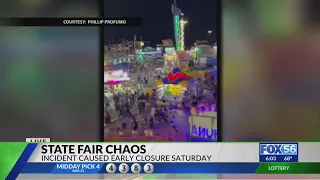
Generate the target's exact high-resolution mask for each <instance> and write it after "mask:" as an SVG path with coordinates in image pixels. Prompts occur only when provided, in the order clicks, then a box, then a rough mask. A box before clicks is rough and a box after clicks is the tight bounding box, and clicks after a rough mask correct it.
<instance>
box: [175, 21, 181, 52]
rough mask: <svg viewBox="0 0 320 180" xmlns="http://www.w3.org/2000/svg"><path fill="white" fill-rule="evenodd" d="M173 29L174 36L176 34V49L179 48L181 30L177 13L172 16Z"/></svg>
mask: <svg viewBox="0 0 320 180" xmlns="http://www.w3.org/2000/svg"><path fill="white" fill-rule="evenodd" d="M174 27H175V28H174V29H175V36H176V48H177V50H178V51H180V50H181V40H180V37H181V30H180V17H179V15H175V16H174Z"/></svg>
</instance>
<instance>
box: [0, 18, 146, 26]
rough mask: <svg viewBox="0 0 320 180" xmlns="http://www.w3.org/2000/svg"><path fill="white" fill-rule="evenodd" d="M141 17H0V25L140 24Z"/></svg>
mask: <svg viewBox="0 0 320 180" xmlns="http://www.w3.org/2000/svg"><path fill="white" fill-rule="evenodd" d="M141 24H142V21H141V18H119V17H118V18H0V26H122V27H126V26H141Z"/></svg>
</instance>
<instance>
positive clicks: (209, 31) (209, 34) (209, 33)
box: [208, 30, 212, 44]
mask: <svg viewBox="0 0 320 180" xmlns="http://www.w3.org/2000/svg"><path fill="white" fill-rule="evenodd" d="M211 34H212V30H208V36H209V37H208V41H209V44H210V39H211V38H210V37H211Z"/></svg>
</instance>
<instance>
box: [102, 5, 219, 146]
mask: <svg viewBox="0 0 320 180" xmlns="http://www.w3.org/2000/svg"><path fill="white" fill-rule="evenodd" d="M120 4H121V3H119V2H117V1H114V2H113V1H108V3H107V4H106V3H105V16H106V17H139V18H141V20H142V22H143V23H142V25H141V26H138V27H110V28H109V27H108V28H105V30H104V43H105V47H104V50H105V51H104V127H105V133H104V135H105V141H106V142H215V141H217V134H218V133H217V132H218V129H217V110H216V102H217V98H218V97H217V85H218V83H217V76H218V72H217V42H216V39H217V38H216V37H217V35H216V32H217V29H218V28H217V23H216V22H217V20H216V19H217V18H216V16H217V15H216V11H217V5H216V1H215V0H202V1H201V3H200V2H199V3H198V2H195V1H191V0H184V1H182V0H180V1H178V0H166V1H147V0H139V1H132V2H131V1H124V4H126V7H124V6H122V5H121V8H122V9H123V10H119V9H121V8H120ZM111 7H112V8H111Z"/></svg>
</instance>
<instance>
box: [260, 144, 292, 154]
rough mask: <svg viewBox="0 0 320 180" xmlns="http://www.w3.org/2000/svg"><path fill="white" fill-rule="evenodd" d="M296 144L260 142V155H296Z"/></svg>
mask: <svg viewBox="0 0 320 180" xmlns="http://www.w3.org/2000/svg"><path fill="white" fill-rule="evenodd" d="M297 154H298V144H270V143H269V144H260V155H297Z"/></svg>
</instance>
